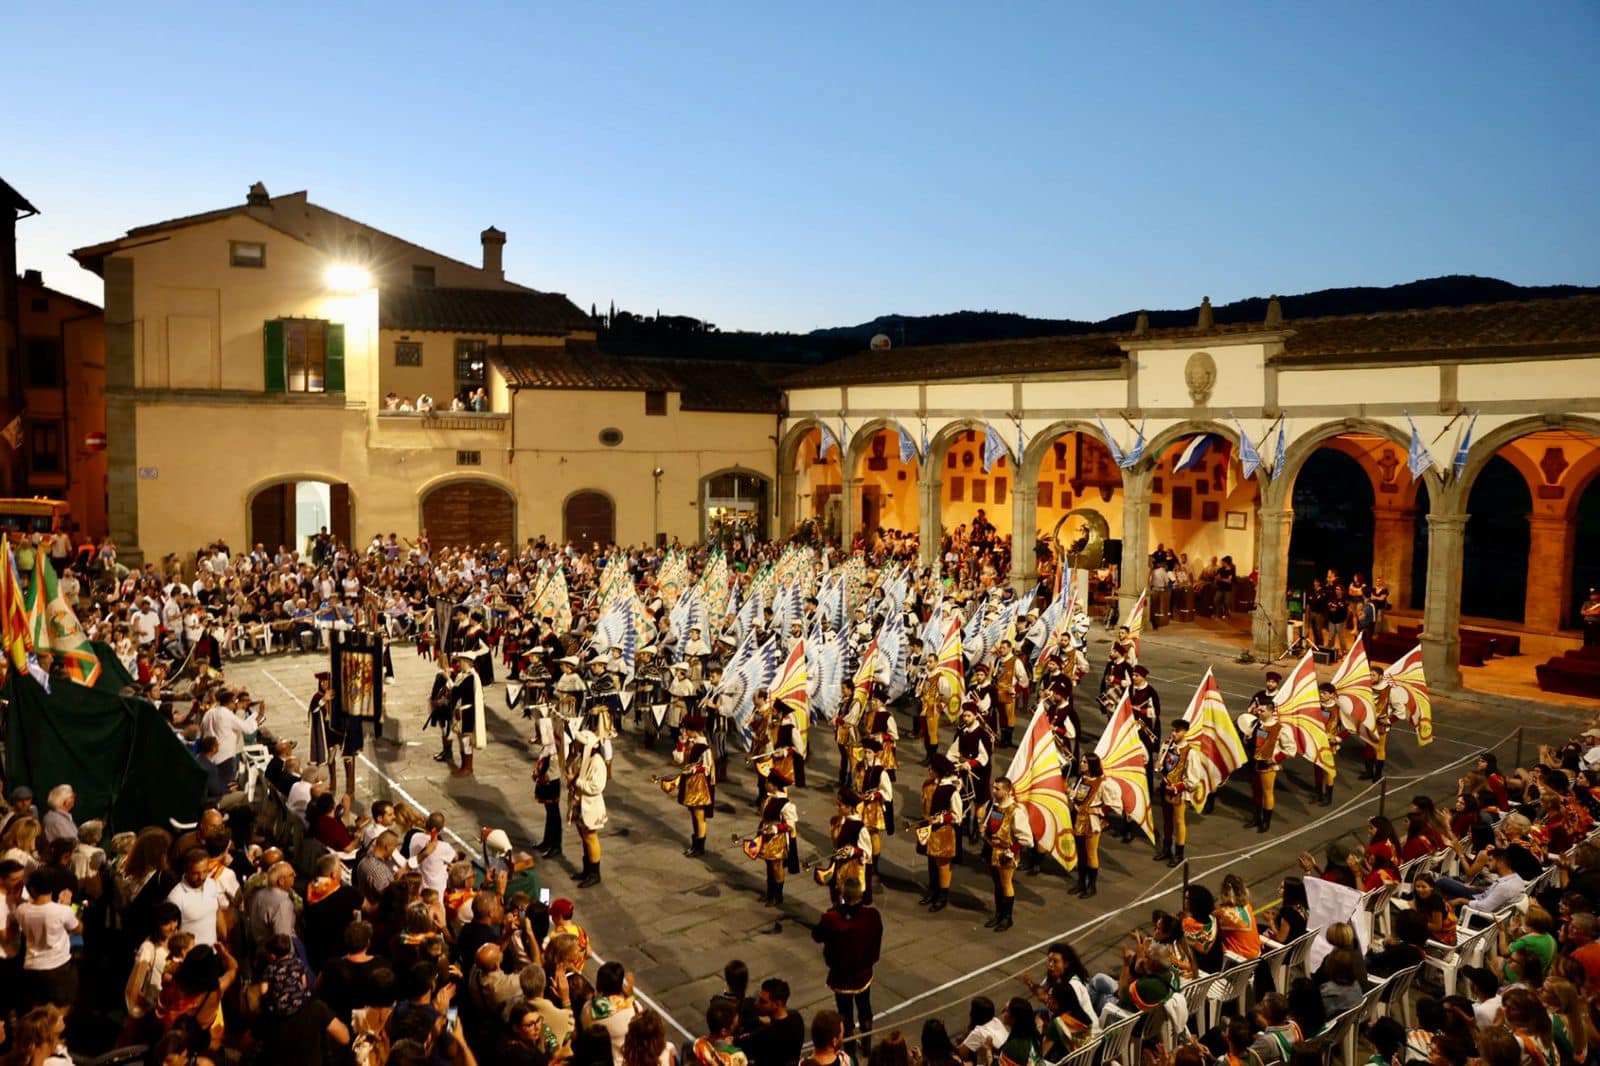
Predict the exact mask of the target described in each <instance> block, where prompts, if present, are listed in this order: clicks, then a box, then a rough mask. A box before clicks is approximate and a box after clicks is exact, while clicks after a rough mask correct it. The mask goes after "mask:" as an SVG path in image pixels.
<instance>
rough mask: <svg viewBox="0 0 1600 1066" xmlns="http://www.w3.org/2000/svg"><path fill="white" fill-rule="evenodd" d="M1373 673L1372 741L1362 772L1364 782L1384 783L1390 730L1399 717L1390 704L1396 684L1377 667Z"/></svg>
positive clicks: (1373, 669) (1368, 743) (1365, 755)
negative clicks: (1392, 689)
mask: <svg viewBox="0 0 1600 1066" xmlns="http://www.w3.org/2000/svg"><path fill="white" fill-rule="evenodd" d="M1370 669H1371V671H1372V709H1373V714H1372V735H1373V738H1374V739H1372V740H1370V741H1368V742H1367V746H1366V750H1365V751H1364V752H1362V756H1363V759H1362V761H1363V763H1364V767H1363V769H1362V771H1361V780H1363V781H1382V780H1383V763H1384V760H1385V757H1386V756H1387V753H1388V750H1389V729H1390V728H1391V727H1392V726H1393V725H1394V723H1395V719H1396V718H1397V717H1399V716H1398V715H1396V714H1395V713H1394V707H1393V705H1392V704H1391V703H1390V702H1389V691H1390V688H1391V687H1392V686H1393V685H1394V682H1393V681H1392V680H1391V679H1390V678H1389V676H1388V675H1387V674H1385V673H1384V672H1383V671H1382V670H1380V669H1378V668H1377V667H1376V666H1374V667H1371V668H1370Z"/></svg>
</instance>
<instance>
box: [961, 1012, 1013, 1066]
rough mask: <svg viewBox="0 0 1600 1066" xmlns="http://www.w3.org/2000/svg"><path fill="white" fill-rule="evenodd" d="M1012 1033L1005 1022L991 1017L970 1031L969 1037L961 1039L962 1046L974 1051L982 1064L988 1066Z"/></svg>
mask: <svg viewBox="0 0 1600 1066" xmlns="http://www.w3.org/2000/svg"><path fill="white" fill-rule="evenodd" d="M1010 1035H1011V1033H1010V1031H1009V1030H1008V1029H1007V1028H1006V1023H1005V1022H1003V1021H1001V1020H1000V1019H999V1018H990V1019H989V1020H988V1021H986V1022H984V1023H983V1024H982V1025H980V1026H977V1027H975V1028H974V1029H973V1030H972V1031H971V1032H969V1033H968V1034H967V1038H966V1039H965V1040H963V1041H961V1046H962V1047H963V1048H965V1049H966V1050H968V1051H971V1052H973V1053H974V1054H975V1055H976V1056H977V1059H978V1062H979V1063H980V1064H982V1066H988V1063H990V1062H993V1061H994V1053H995V1052H996V1051H999V1050H1000V1049H1001V1048H1002V1047H1004V1046H1005V1042H1006V1037H1008V1036H1010Z"/></svg>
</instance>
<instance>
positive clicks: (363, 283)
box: [323, 263, 372, 292]
mask: <svg viewBox="0 0 1600 1066" xmlns="http://www.w3.org/2000/svg"><path fill="white" fill-rule="evenodd" d="M323 280H324V281H326V282H327V283H328V288H330V289H332V290H333V291H334V292H360V291H361V290H362V289H370V288H372V275H371V274H370V273H368V272H367V269H366V267H359V266H356V265H355V264H354V263H334V264H333V265H332V266H330V267H329V268H328V270H327V273H325V274H324V275H323Z"/></svg>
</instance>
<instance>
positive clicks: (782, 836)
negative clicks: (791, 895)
mask: <svg viewBox="0 0 1600 1066" xmlns="http://www.w3.org/2000/svg"><path fill="white" fill-rule="evenodd" d="M791 783H792V782H790V780H789V779H788V778H787V777H784V776H783V774H781V773H779V772H778V771H777V770H772V771H770V772H769V773H768V774H767V780H766V785H767V795H766V799H764V800H763V801H762V804H761V826H760V828H759V829H757V830H756V835H755V837H753V838H752V839H751V840H750V841H749V844H748V845H747V850H748V847H749V846H751V845H753V847H754V850H755V854H754V855H753V856H751V857H752V858H759V859H761V860H762V861H763V862H765V863H766V864H767V891H766V895H765V896H763V897H762V902H763V903H765V904H766V905H767V906H769V907H776V906H778V905H780V904H781V903H783V882H784V876H785V874H786V873H796V874H797V873H799V872H800V845H799V839H800V825H799V823H800V812H799V811H798V810H797V809H796V808H795V805H794V801H793V800H791V799H790V798H789V785H790V784H791Z"/></svg>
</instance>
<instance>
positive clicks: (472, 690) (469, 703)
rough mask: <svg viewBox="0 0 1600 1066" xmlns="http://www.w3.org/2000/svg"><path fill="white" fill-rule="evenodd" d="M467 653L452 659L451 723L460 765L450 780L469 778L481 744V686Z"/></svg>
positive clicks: (482, 730) (481, 683) (482, 719)
mask: <svg viewBox="0 0 1600 1066" xmlns="http://www.w3.org/2000/svg"><path fill="white" fill-rule="evenodd" d="M474 661H475V660H474V658H473V655H472V654H471V653H470V652H457V653H456V654H455V656H454V657H453V658H452V659H451V662H452V663H453V664H460V667H459V668H458V669H457V670H456V672H455V676H454V677H453V678H452V680H451V686H450V722H451V726H452V728H453V729H454V731H455V734H456V742H457V744H459V745H460V748H461V765H460V766H457V767H456V768H455V769H454V770H451V771H450V776H451V777H471V776H472V754H473V751H474V750H475V749H476V748H477V747H478V746H479V745H481V744H482V743H483V740H484V735H483V734H484V725H485V722H484V714H483V682H482V681H480V680H479V675H478V672H477V670H476V669H473V668H471V666H472V664H473V662H474Z"/></svg>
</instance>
